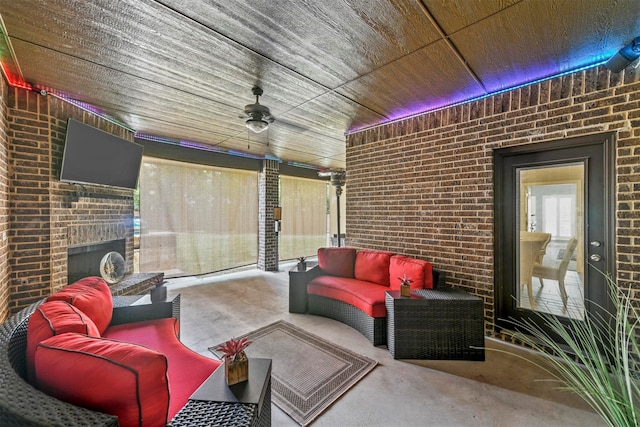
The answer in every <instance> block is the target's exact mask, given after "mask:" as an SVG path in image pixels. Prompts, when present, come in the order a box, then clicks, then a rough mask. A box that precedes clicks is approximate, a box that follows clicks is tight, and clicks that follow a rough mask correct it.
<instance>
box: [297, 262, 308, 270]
mask: <svg viewBox="0 0 640 427" xmlns="http://www.w3.org/2000/svg"><path fill="white" fill-rule="evenodd" d="M298 271H307V262H306V261H302V262H299V263H298Z"/></svg>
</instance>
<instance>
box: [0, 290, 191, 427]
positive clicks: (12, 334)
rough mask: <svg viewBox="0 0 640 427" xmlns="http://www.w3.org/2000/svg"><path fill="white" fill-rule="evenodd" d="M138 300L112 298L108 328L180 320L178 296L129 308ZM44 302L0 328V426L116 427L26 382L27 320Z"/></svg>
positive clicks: (103, 416) (115, 423)
mask: <svg viewBox="0 0 640 427" xmlns="http://www.w3.org/2000/svg"><path fill="white" fill-rule="evenodd" d="M140 298H141V296H139V295H138V296H115V297H113V305H114V308H113V317H112V319H111V325H117V324H121V323H130V322H136V321H142V320H151V319H161V318H166V317H175V318H177V319H180V295H177V296H175V297H174V298H173V299H171V301H167V302H160V303H155V304H145V305H139V306H130V304H131V303H132V302H134V301H135V300H137V299H140ZM44 302H45V299H42V300H40V301H38V302H36V303H34V304H32V305H30V306H29V307H26V308H24V309H22V310H21V311H19V312H17V313H16V314H14V315H13V316H11V317H10V318H9V319H7V321H6V322H4V323H3V324H2V325H0V426H3V427H4V426H34V427H39V426H42V427H51V426H65V427H67V426H69V427H75V426H86V427H93V426H97V427H103V426H104V427H111V426H113V427H115V426H118V425H119V423H118V417H116V416H114V415H109V414H104V413H102V412H97V411H92V410H90V409H86V408H82V407H79V406H75V405H72V404H70V403H66V402H63V401H61V400H58V399H56V398H55V397H52V396H49V395H47V394H45V393H43V392H41V391H40V390H38V389H36V388H35V387H33V386H32V385H31V384H29V383H28V382H27V381H26V380H25V378H26V372H27V365H26V356H25V355H26V348H27V328H28V324H29V317H30V316H31V314H32V313H33V312H34V311H35V310H36V309H37V308H38V306H39V305H40V304H42V303H44Z"/></svg>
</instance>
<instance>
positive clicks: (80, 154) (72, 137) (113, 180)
mask: <svg viewBox="0 0 640 427" xmlns="http://www.w3.org/2000/svg"><path fill="white" fill-rule="evenodd" d="M142 150H143V147H142V145H140V144H136V143H135V142H131V141H127V140H125V139H122V138H119V137H117V136H115V135H112V134H110V133H107V132H104V131H102V130H100V129H97V128H94V127H93V126H89V125H86V124H84V123H82V122H79V121H78V120H75V119H69V122H68V123H67V136H66V140H65V144H64V154H63V157H62V170H61V171H60V181H65V182H74V183H81V184H98V185H107V186H111V187H120V188H136V186H137V184H138V174H139V172H140V163H141V162H142Z"/></svg>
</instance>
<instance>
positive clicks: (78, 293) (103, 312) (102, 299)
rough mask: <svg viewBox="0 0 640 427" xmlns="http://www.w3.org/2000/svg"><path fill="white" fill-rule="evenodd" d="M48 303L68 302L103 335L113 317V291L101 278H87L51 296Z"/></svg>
mask: <svg viewBox="0 0 640 427" xmlns="http://www.w3.org/2000/svg"><path fill="white" fill-rule="evenodd" d="M47 301H66V302H68V303H69V304H71V305H73V306H74V307H78V308H79V309H80V310H81V311H82V312H83V313H84V314H86V315H87V316H89V317H90V318H91V320H93V323H95V324H96V326H97V327H98V330H99V331H100V333H103V332H104V331H105V329H107V326H109V323H110V322H111V316H112V315H113V299H112V298H111V289H109V285H107V282H105V281H104V280H103V279H102V278H101V277H94V276H91V277H85V278H84V279H80V280H78V281H77V282H75V283H73V284H71V285H69V286H67V287H65V288H63V289H61V290H60V291H59V292H56V293H55V294H53V295H51V296H49V298H47Z"/></svg>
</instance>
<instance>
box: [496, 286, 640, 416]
mask: <svg viewBox="0 0 640 427" xmlns="http://www.w3.org/2000/svg"><path fill="white" fill-rule="evenodd" d="M603 274H604V273H603ZM605 277H606V280H607V285H608V289H609V295H610V297H611V300H612V301H613V306H614V310H613V312H612V313H610V314H609V315H605V316H597V315H593V314H590V313H587V314H586V317H585V320H584V321H581V320H577V319H569V320H568V324H567V323H563V322H561V321H560V320H559V318H558V317H556V316H553V315H550V314H546V313H537V314H538V315H539V316H540V317H541V318H542V320H543V322H542V323H543V324H544V326H545V328H543V327H541V326H540V325H539V324H536V323H535V322H533V321H530V320H511V321H510V323H511V324H512V325H513V326H514V327H515V328H514V329H515V330H516V332H512V334H513V337H514V338H515V339H517V340H519V341H520V342H522V343H523V344H525V345H526V346H530V347H531V348H533V349H535V350H538V351H540V352H541V353H542V354H543V359H542V360H543V362H541V363H537V362H534V361H532V360H529V359H527V358H526V357H523V356H517V357H520V358H522V359H524V360H526V361H527V362H529V363H532V364H534V365H536V366H538V367H539V368H541V369H543V370H544V371H546V372H547V373H548V374H550V375H551V376H552V379H550V380H551V381H557V382H558V383H559V385H558V388H559V389H562V390H566V391H571V392H573V393H576V394H577V395H578V396H580V397H581V398H582V399H584V400H585V401H586V402H587V403H588V404H589V406H591V408H592V409H593V410H594V411H595V412H596V413H597V414H598V415H600V416H601V417H602V418H603V420H604V421H605V423H606V424H607V425H609V426H612V427H627V426H628V427H638V426H639V425H640V359H639V358H640V351H639V350H640V348H639V346H638V340H639V338H638V334H640V312H639V311H640V310H639V309H638V307H636V306H634V305H633V301H632V300H631V299H630V298H629V295H627V294H626V293H625V292H624V291H622V290H620V288H619V287H618V286H617V284H616V283H615V282H614V281H613V280H612V279H611V277H610V276H608V275H605ZM602 312H605V313H606V310H602ZM545 329H546V330H545ZM553 334H555V335H557V336H559V337H560V338H561V339H562V341H564V343H563V344H559V343H558V342H556V340H555V339H554V338H553ZM498 351H499V350H498Z"/></svg>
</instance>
